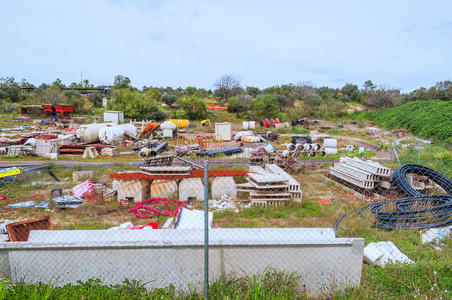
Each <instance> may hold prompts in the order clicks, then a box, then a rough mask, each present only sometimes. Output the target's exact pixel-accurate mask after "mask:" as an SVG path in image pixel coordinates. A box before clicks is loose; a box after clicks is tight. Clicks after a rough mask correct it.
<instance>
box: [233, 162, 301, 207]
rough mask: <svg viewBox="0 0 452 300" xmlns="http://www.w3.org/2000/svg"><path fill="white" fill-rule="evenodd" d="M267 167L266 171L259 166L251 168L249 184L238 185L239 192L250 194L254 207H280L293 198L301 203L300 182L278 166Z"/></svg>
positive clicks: (248, 178) (248, 177)
mask: <svg viewBox="0 0 452 300" xmlns="http://www.w3.org/2000/svg"><path fill="white" fill-rule="evenodd" d="M267 166H268V167H266V169H265V170H264V169H263V168H261V167H259V166H249V171H250V173H248V176H247V181H248V182H247V183H242V184H237V191H239V192H249V193H250V202H251V204H253V205H260V206H267V205H280V204H282V203H287V202H288V201H290V199H291V198H294V199H296V200H298V201H300V200H301V191H300V185H299V184H298V182H296V180H295V179H293V178H292V177H291V176H290V175H289V174H287V173H286V172H284V170H282V169H281V168H279V167H278V166H276V165H273V164H271V165H267Z"/></svg>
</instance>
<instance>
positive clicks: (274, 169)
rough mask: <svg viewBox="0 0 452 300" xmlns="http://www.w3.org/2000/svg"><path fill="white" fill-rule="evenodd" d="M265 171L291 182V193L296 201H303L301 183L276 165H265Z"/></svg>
mask: <svg viewBox="0 0 452 300" xmlns="http://www.w3.org/2000/svg"><path fill="white" fill-rule="evenodd" d="M265 171H267V172H269V173H273V174H277V175H279V176H281V177H283V178H284V179H286V180H287V181H288V182H289V193H290V195H291V197H292V199H294V200H295V201H301V197H302V193H301V190H300V183H299V182H298V181H296V180H295V179H294V178H293V177H292V176H290V175H289V174H288V173H287V172H286V171H284V170H283V169H281V168H280V167H279V166H277V165H275V164H267V165H265Z"/></svg>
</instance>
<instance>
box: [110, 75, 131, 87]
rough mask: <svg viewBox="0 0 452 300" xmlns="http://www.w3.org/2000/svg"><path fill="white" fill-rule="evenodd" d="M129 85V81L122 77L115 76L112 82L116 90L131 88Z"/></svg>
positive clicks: (127, 78)
mask: <svg viewBox="0 0 452 300" xmlns="http://www.w3.org/2000/svg"><path fill="white" fill-rule="evenodd" d="M130 83H131V81H130V78H129V77H127V76H123V75H116V76H115V79H114V81H113V86H114V88H117V89H123V88H131V87H132V86H131V85H130Z"/></svg>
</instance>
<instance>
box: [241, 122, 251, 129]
mask: <svg viewBox="0 0 452 300" xmlns="http://www.w3.org/2000/svg"><path fill="white" fill-rule="evenodd" d="M248 127H249V123H248V122H246V121H243V126H242V128H243V130H248Z"/></svg>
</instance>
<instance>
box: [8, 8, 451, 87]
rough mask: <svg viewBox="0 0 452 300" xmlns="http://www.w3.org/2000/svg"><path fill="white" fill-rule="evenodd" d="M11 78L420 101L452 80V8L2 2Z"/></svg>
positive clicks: (34, 80) (34, 82)
mask: <svg viewBox="0 0 452 300" xmlns="http://www.w3.org/2000/svg"><path fill="white" fill-rule="evenodd" d="M0 22H1V23H2V24H1V26H0V77H4V76H13V77H15V78H16V79H17V80H21V79H22V78H26V79H27V80H28V81H29V82H31V83H33V84H37V85H39V84H40V83H42V82H47V83H50V82H52V81H54V80H55V79H56V78H60V79H61V80H62V81H63V82H64V83H65V84H70V83H71V82H79V81H80V78H81V76H82V78H83V79H89V81H90V82H91V83H93V84H95V85H98V84H105V85H109V84H112V82H113V78H114V76H115V75H118V74H121V75H124V76H128V77H129V78H130V79H131V80H132V85H134V86H136V87H139V88H141V87H143V86H162V87H166V86H172V87H179V86H181V87H186V86H196V87H199V88H206V89H210V88H213V85H214V82H215V81H216V80H217V79H218V78H219V77H221V76H222V75H225V74H230V75H233V76H235V77H237V78H238V79H239V80H240V82H241V84H242V85H243V86H257V87H260V88H265V87H269V86H273V85H280V84H288V83H293V84H298V83H303V82H309V83H311V84H313V85H315V86H318V87H320V86H330V87H342V86H343V85H344V84H346V83H355V84H358V85H359V86H362V84H363V83H364V81H365V80H368V79H370V80H372V81H373V82H374V83H376V84H378V85H384V86H386V87H391V88H392V87H393V88H399V89H401V90H402V91H410V90H414V89H417V88H419V87H421V86H424V87H430V86H432V85H434V84H435V83H436V82H438V81H442V80H452V1H450V0H443V1H435V0H432V1H423V0H422V1H418V0H411V1H405V0H399V1H393V0H391V1H386V0H380V1H367V0H342V1H333V0H330V1H328V0H316V1H315V0H311V1H303V0H298V1H284V0H280V1H265V0H260V1H246V0H241V1H239V0H224V1H223V0H215V1H212V0H206V1H182V0H172V1H162V0H155V1H151V0H147V1H146V0H128V1H125V0H123V1H121V0H77V1H76V0H73V1H68V0H39V1H33V0H29V1H22V0H14V1H6V0H4V1H2V4H1V6H0Z"/></svg>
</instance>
